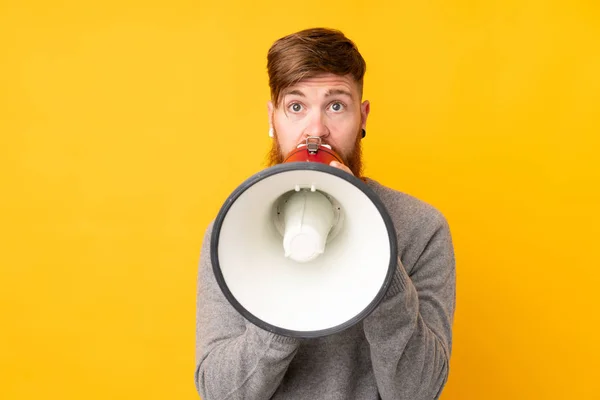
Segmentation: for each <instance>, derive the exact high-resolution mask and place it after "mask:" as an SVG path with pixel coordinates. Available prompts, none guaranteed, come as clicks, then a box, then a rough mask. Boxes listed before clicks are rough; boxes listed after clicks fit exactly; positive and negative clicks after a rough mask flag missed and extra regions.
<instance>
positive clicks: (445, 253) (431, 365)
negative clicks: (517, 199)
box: [195, 179, 456, 400]
mask: <svg viewBox="0 0 600 400" xmlns="http://www.w3.org/2000/svg"><path fill="white" fill-rule="evenodd" d="M367 184H368V186H369V187H370V188H371V189H372V190H373V191H374V192H375V193H376V194H377V196H378V197H379V198H380V199H381V201H382V202H383V204H384V205H385V207H386V209H387V211H388V213H389V214H390V216H391V218H392V220H393V223H394V227H395V229H396V234H397V239H398V266H397V269H396V272H395V275H394V277H393V280H392V284H391V286H390V289H389V290H388V292H387V293H386V296H385V297H384V299H383V301H382V302H381V303H380V304H379V306H378V307H377V308H376V309H375V310H374V311H373V312H372V313H371V314H370V315H369V316H367V317H366V318H365V319H364V320H363V321H362V322H360V323H358V324H356V325H354V326H353V327H351V328H348V329H346V330H344V331H343V332H340V333H337V334H334V335H330V336H326V337H323V338H318V339H296V338H289V337H284V336H280V335H276V334H273V333H271V332H267V331H264V330H262V329H261V328H259V327H257V326H255V325H253V324H251V323H250V322H248V321H247V320H245V319H244V318H243V317H242V316H241V315H240V314H239V313H238V312H237V311H236V310H235V309H234V308H233V307H232V306H231V305H230V304H229V302H228V301H227V300H226V299H225V297H224V295H223V294H222V292H221V290H220V288H219V286H218V284H217V282H216V280H215V277H214V274H213V270H212V265H211V262H210V237H211V233H212V224H211V225H210V226H209V227H208V229H207V231H206V235H205V237H204V242H203V246H202V251H201V256H200V267H199V274H198V301H197V325H196V375H195V380H196V387H197V389H198V392H199V394H200V396H201V397H202V399H203V400H225V399H227V400H233V399H240V400H253V399H257V400H258V399H260V400H267V399H319V400H321V399H322V400H349V399H352V400H377V399H384V400H387V399H397V400H431V399H437V398H439V396H440V394H441V391H442V389H443V387H444V385H445V383H446V381H447V379H448V367H449V358H450V353H451V350H452V322H453V318H454V309H455V279H456V277H455V262H454V252H453V247H452V240H451V236H450V231H449V228H448V224H447V222H446V219H445V218H444V217H443V216H442V214H441V213H440V212H438V211H437V210H436V209H435V208H433V207H432V206H430V205H428V204H426V203H424V202H422V201H420V200H418V199H416V198H414V197H412V196H409V195H407V194H404V193H401V192H398V191H395V190H392V189H390V188H387V187H384V186H382V185H381V184H379V183H377V182H376V181H373V180H371V179H369V180H367Z"/></svg>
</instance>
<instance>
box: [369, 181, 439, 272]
mask: <svg viewBox="0 0 600 400" xmlns="http://www.w3.org/2000/svg"><path fill="white" fill-rule="evenodd" d="M367 185H368V186H369V188H370V189H372V190H373V192H375V194H376V195H377V197H378V198H379V199H380V200H381V202H382V203H383V205H384V207H385V209H386V210H387V212H388V214H389V215H390V218H391V219H392V222H393V224H394V228H395V230H396V235H397V239H398V252H399V255H400V256H401V258H402V261H403V263H405V266H406V267H408V268H409V269H410V267H411V265H412V264H413V263H414V261H416V259H417V257H418V255H419V254H420V253H421V252H422V251H423V249H424V248H425V247H426V246H427V245H428V243H429V242H430V241H431V239H432V237H433V236H434V235H436V234H438V233H442V234H443V235H444V236H448V238H449V227H448V222H447V220H446V218H445V217H444V215H443V214H442V213H441V212H440V211H439V210H438V209H437V208H435V207H434V206H432V205H431V204H429V203H427V202H425V201H423V200H420V199H418V198H416V197H414V196H411V195H409V194H406V193H403V192H400V191H398V190H395V189H392V188H389V187H386V186H384V185H382V184H380V183H379V182H377V181H375V180H372V179H367Z"/></svg>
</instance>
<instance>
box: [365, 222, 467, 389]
mask: <svg viewBox="0 0 600 400" xmlns="http://www.w3.org/2000/svg"><path fill="white" fill-rule="evenodd" d="M424 229H425V231H426V233H427V234H426V235H425V237H422V233H421V235H419V236H420V237H422V239H420V240H422V244H419V243H418V241H417V242H416V243H413V244H412V245H413V247H414V248H415V249H417V250H416V254H419V255H418V257H416V261H415V262H414V264H413V267H412V269H411V275H410V277H409V275H408V274H407V272H406V269H405V267H404V265H403V264H402V262H401V260H400V259H399V260H398V268H397V270H396V274H395V276H394V278H393V281H392V285H391V287H390V290H389V291H388V293H387V294H386V297H385V298H384V300H383V301H382V303H381V304H380V305H379V307H378V308H377V309H376V310H375V311H374V312H373V313H372V314H371V315H369V316H368V317H367V318H365V320H364V324H363V326H364V331H365V335H366V337H367V340H368V341H369V345H370V349H371V361H372V364H373V370H374V373H375V379H376V381H377V387H378V390H379V393H380V395H381V398H382V399H383V400H388V399H402V400H404V399H406V400H431V399H437V398H439V396H440V394H441V391H442V389H443V387H444V385H445V383H446V380H447V379H448V366H449V365H448V363H449V358H450V351H451V347H452V321H453V316H454V306H455V262H454V252H453V248H452V242H451V238H450V231H449V229H448V225H447V223H446V221H445V219H444V218H443V217H442V216H441V215H438V216H437V218H436V219H435V221H434V222H433V223H428V224H425V227H424ZM421 249H422V251H420V250H421ZM408 258H410V257H408Z"/></svg>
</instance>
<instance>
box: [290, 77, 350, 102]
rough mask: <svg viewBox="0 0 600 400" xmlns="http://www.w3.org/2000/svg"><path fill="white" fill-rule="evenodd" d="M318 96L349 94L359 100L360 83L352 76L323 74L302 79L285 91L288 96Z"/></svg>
mask: <svg viewBox="0 0 600 400" xmlns="http://www.w3.org/2000/svg"><path fill="white" fill-rule="evenodd" d="M299 92H300V93H303V94H305V95H306V94H318V95H327V94H330V93H333V92H336V93H338V92H347V93H348V94H349V95H350V96H351V97H352V98H358V83H356V82H355V81H354V78H352V76H350V75H335V74H322V75H318V76H315V77H311V78H306V79H302V80H301V81H300V82H298V83H296V84H295V85H292V86H289V87H287V88H286V89H284V90H283V92H282V95H283V96H285V95H287V94H299Z"/></svg>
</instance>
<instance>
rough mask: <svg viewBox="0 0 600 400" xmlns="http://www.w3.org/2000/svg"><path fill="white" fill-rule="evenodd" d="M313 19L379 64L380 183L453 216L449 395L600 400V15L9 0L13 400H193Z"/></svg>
mask: <svg viewBox="0 0 600 400" xmlns="http://www.w3.org/2000/svg"><path fill="white" fill-rule="evenodd" d="M313 26H327V27H336V28H339V29H341V30H343V31H344V32H345V33H346V34H347V35H348V36H349V37H350V38H352V39H353V40H354V41H355V42H356V43H357V44H358V46H359V48H360V50H361V52H362V53H363V55H364V57H365V58H366V60H367V63H368V72H367V76H366V86H365V97H366V98H368V99H369V100H370V101H371V103H372V113H371V116H370V119H369V123H368V127H367V128H368V129H367V131H368V134H367V138H366V140H365V142H364V143H365V156H366V164H367V169H366V172H367V175H369V176H371V177H373V178H375V179H377V180H379V181H380V182H382V183H384V184H387V185H389V186H391V187H394V188H396V189H399V190H402V191H405V192H407V193H410V194H412V195H415V196H417V197H419V198H421V199H423V200H425V201H427V202H429V203H431V204H433V205H434V206H436V207H437V208H439V209H440V210H441V211H442V212H443V213H444V214H445V215H446V217H447V218H448V220H449V222H450V225H451V229H452V233H453V237H454V242H455V250H456V257H457V268H458V269H457V274H458V275H457V276H458V286H457V288H458V308H457V312H456V319H455V325H454V352H453V355H452V361H451V373H450V380H449V382H448V385H447V386H446V390H445V392H444V394H443V396H442V399H443V400H458V399H487V400H491V399H596V398H598V396H599V395H598V393H600V367H599V364H598V359H599V357H600V334H599V333H598V329H599V328H600V312H598V310H597V308H598V306H599V305H600V300H599V295H598V293H599V291H600V272H599V270H600V262H599V258H598V254H599V253H598V243H597V242H598V239H600V217H599V213H598V205H599V204H600V165H599V161H598V158H599V157H598V152H599V149H600V146H599V145H600V142H599V139H598V134H599V132H600V117H599V110H600V6H599V5H598V3H597V2H595V1H583V0H581V1H568V0H564V1H548V0H537V1H535V0H521V1H517V0H510V1H500V0H497V1H491V0H490V1H483V0H481V1H478V0H470V1H467V0H447V1H441V0H439V1H400V2H391V1H390V2H376V1H371V2H366V1H348V2H339V1H330V2H327V1H322V0H318V1H312V0H304V1H297V2H294V1H278V2H275V1H273V2H264V1H263V2H260V1H259V2H244V1H236V2H231V1H229V2H228V1H221V2H218V1H217V2H202V1H180V0H171V1H159V2H157V1H137V2H121V1H114V0H113V1H109V2H86V1H74V0H65V1H58V0H57V1H53V2H51V1H47V2H44V1H21V0H2V1H1V2H0V45H1V47H0V50H1V51H0V149H1V153H0V155H1V157H0V174H1V175H0V185H1V186H0V187H1V195H0V224H1V227H2V230H1V237H0V249H1V251H0V266H1V272H0V285H1V287H0V288H1V290H0V304H1V306H2V308H1V310H2V317H1V321H2V325H1V329H0V398H1V399H40V398H51V399H107V398H109V399H132V398H139V399H195V398H197V395H196V393H195V388H194V383H193V376H194V329H195V320H194V319H195V315H194V314H195V289H196V272H197V269H196V264H197V261H198V257H199V249H200V245H201V240H202V235H203V232H204V229H205V228H206V225H207V224H208V223H209V221H210V220H211V219H212V218H214V216H215V215H216V213H217V212H218V209H219V207H220V205H221V204H222V202H223V200H224V199H225V198H226V197H227V196H228V195H229V193H230V192H231V191H232V190H233V189H234V188H235V187H236V186H237V185H238V184H239V183H241V182H242V181H243V180H244V179H245V178H247V177H248V176H250V175H251V174H253V173H255V172H257V171H258V170H260V169H261V168H263V160H264V155H265V154H266V151H267V148H268V145H269V138H268V136H267V130H268V125H267V118H266V117H267V116H266V101H267V99H268V95H269V93H268V87H267V77H266V67H265V65H266V52H267V50H268V48H269V46H270V45H271V43H272V42H273V41H274V40H275V39H277V38H278V37H280V36H283V35H285V34H288V33H291V32H293V31H296V30H300V29H303V28H307V27H313Z"/></svg>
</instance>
